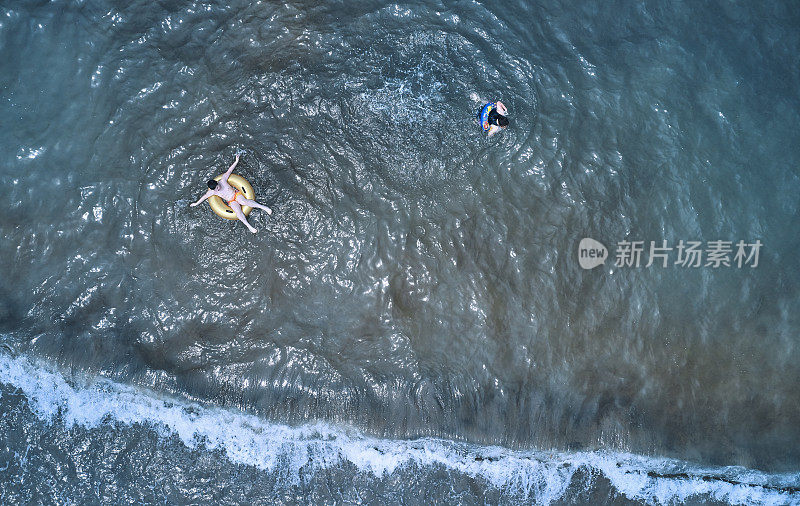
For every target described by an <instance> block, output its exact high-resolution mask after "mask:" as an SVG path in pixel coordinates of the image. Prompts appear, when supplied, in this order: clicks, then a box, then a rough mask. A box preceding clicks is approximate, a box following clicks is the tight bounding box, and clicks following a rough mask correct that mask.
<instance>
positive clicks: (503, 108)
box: [497, 101, 508, 116]
mask: <svg viewBox="0 0 800 506" xmlns="http://www.w3.org/2000/svg"><path fill="white" fill-rule="evenodd" d="M497 112H499V113H500V114H501V115H502V116H508V109H506V106H505V105H503V102H500V101H498V102H497Z"/></svg>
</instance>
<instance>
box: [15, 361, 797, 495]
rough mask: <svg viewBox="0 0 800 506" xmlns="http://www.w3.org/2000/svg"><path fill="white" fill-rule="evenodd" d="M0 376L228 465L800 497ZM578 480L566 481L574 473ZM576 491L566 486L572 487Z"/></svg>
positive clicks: (19, 372) (588, 457)
mask: <svg viewBox="0 0 800 506" xmlns="http://www.w3.org/2000/svg"><path fill="white" fill-rule="evenodd" d="M0 382H2V383H4V384H7V385H10V386H13V387H15V388H17V389H19V390H21V391H22V393H23V394H24V395H25V396H26V398H27V399H28V404H29V406H30V409H31V410H32V411H33V412H34V413H35V415H36V416H37V417H38V418H39V419H40V420H42V421H44V422H47V423H62V424H64V425H65V426H66V427H67V428H69V427H72V426H82V427H85V428H88V429H91V428H96V427H99V426H101V425H103V424H121V425H133V424H143V425H147V426H150V427H152V428H153V430H155V431H157V432H158V433H159V434H161V435H163V436H165V437H169V436H173V435H176V436H177V437H179V438H180V439H181V441H183V443H184V444H185V445H187V446H188V447H190V448H196V447H198V446H205V447H207V448H210V449H215V450H220V451H222V452H224V454H225V455H227V457H228V458H229V459H230V460H231V461H232V462H235V463H239V464H245V465H250V466H254V467H256V468H258V469H261V470H264V471H267V472H271V473H278V474H280V475H281V476H285V478H286V480H288V481H287V484H292V483H297V482H298V481H299V480H300V479H301V475H302V474H305V473H309V472H312V473H313V472H314V471H315V470H319V469H326V468H331V467H334V466H341V465H342V464H344V463H350V464H352V465H354V466H355V467H356V468H357V469H358V470H359V471H360V472H363V473H371V474H372V475H374V476H375V477H378V478H381V477H385V476H387V475H389V474H392V473H394V472H395V471H397V470H398V469H400V468H402V467H404V466H417V467H418V468H419V469H422V470H424V469H430V468H436V467H439V466H441V467H443V468H445V469H447V470H448V471H450V472H454V473H460V474H463V475H466V476H469V477H472V478H475V479H478V480H483V481H484V482H486V483H487V484H488V485H489V486H492V487H498V488H500V489H503V490H505V491H508V492H509V493H513V494H519V495H520V496H521V497H523V498H525V499H530V500H534V501H536V502H537V503H550V502H552V501H555V500H558V499H561V498H564V497H565V496H566V495H567V494H568V493H569V491H568V488H569V487H570V485H573V486H578V485H579V486H582V487H591V486H592V483H594V482H595V481H596V480H598V479H601V478H605V479H607V480H608V481H609V482H610V484H611V486H612V487H613V488H614V489H615V490H616V491H617V492H618V493H619V494H622V495H624V496H625V497H627V498H629V499H633V500H638V501H643V502H646V503H654V504H667V503H675V502H683V501H685V500H687V499H692V498H694V499H713V500H716V501H723V502H728V503H731V504H775V505H777V504H800V474H791V475H788V474H787V475H769V474H765V473H760V472H757V471H752V470H747V469H743V468H732V467H729V468H698V467H693V466H691V465H689V464H687V463H685V462H680V461H676V460H670V459H658V458H650V457H644V456H638V455H631V454H625V453H613V452H576V453H551V452H536V451H530V452H521V451H512V450H509V449H506V448H501V447H487V446H477V445H471V444H466V443H459V442H453V441H446V440H441V439H429V438H426V439H417V440H413V441H406V440H391V439H377V438H373V437H368V436H365V435H363V434H361V433H359V432H358V431H356V430H354V429H348V428H343V427H337V426H333V425H330V424H326V423H314V424H308V425H303V426H300V427H290V426H287V425H282V424H277V423H271V422H268V421H266V420H263V419H261V418H258V417H256V416H252V415H248V414H245V413H242V412H237V411H234V410H228V409H221V408H217V407H211V406H206V405H201V404H198V403H195V402H191V401H188V400H183V399H177V398H167V397H165V396H162V395H159V394H158V393H156V392H152V391H148V390H143V389H140V388H136V387H132V386H128V385H124V384H120V383H116V382H113V381H109V380H107V379H102V378H82V379H81V380H80V381H77V382H67V381H66V380H65V378H64V376H62V375H61V374H60V373H58V372H55V371H53V370H52V369H51V368H49V367H48V366H45V365H42V364H39V363H37V362H35V361H33V360H30V359H28V358H25V357H11V356H9V355H7V354H2V353H0ZM579 471H580V472H581V474H582V476H584V477H585V479H583V480H576V482H577V483H572V481H573V477H574V476H575V475H576V473H578V472H579ZM572 492H576V491H574V490H573V491H572Z"/></svg>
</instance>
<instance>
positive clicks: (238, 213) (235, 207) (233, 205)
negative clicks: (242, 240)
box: [229, 201, 258, 234]
mask: <svg viewBox="0 0 800 506" xmlns="http://www.w3.org/2000/svg"><path fill="white" fill-rule="evenodd" d="M229 205H230V206H231V209H233V212H234V213H236V217H237V218H239V221H241V222H242V223H244V224H245V226H246V227H247V229H248V230H250V232H252V233H254V234H255V233H256V232H258V230H256V229H255V228H253V227H252V226H251V225H250V224H249V223H248V222H247V217H246V216H245V215H244V213H243V212H242V206H240V205H239V202H238V201H237V202H231V203H230V204H229Z"/></svg>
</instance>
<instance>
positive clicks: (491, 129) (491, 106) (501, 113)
mask: <svg viewBox="0 0 800 506" xmlns="http://www.w3.org/2000/svg"><path fill="white" fill-rule="evenodd" d="M506 116H508V109H506V106H505V105H503V102H489V103H487V104H484V105H483V106H482V107H481V108H480V109H479V110H478V123H480V124H481V128H483V131H484V132H488V133H489V137H491V136H493V135H494V134H496V133H497V132H499V131H500V129H501V128H506V127H507V126H508V118H507V117H506Z"/></svg>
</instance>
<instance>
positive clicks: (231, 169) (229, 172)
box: [224, 154, 239, 181]
mask: <svg viewBox="0 0 800 506" xmlns="http://www.w3.org/2000/svg"><path fill="white" fill-rule="evenodd" d="M238 163H239V155H238V154H237V155H236V161H234V162H233V165H231V166H230V168H228V171H227V172H225V177H224V179H225V181H227V180H228V177H229V176H230V175H231V173H232V172H233V169H235V168H236V165H237V164H238Z"/></svg>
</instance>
